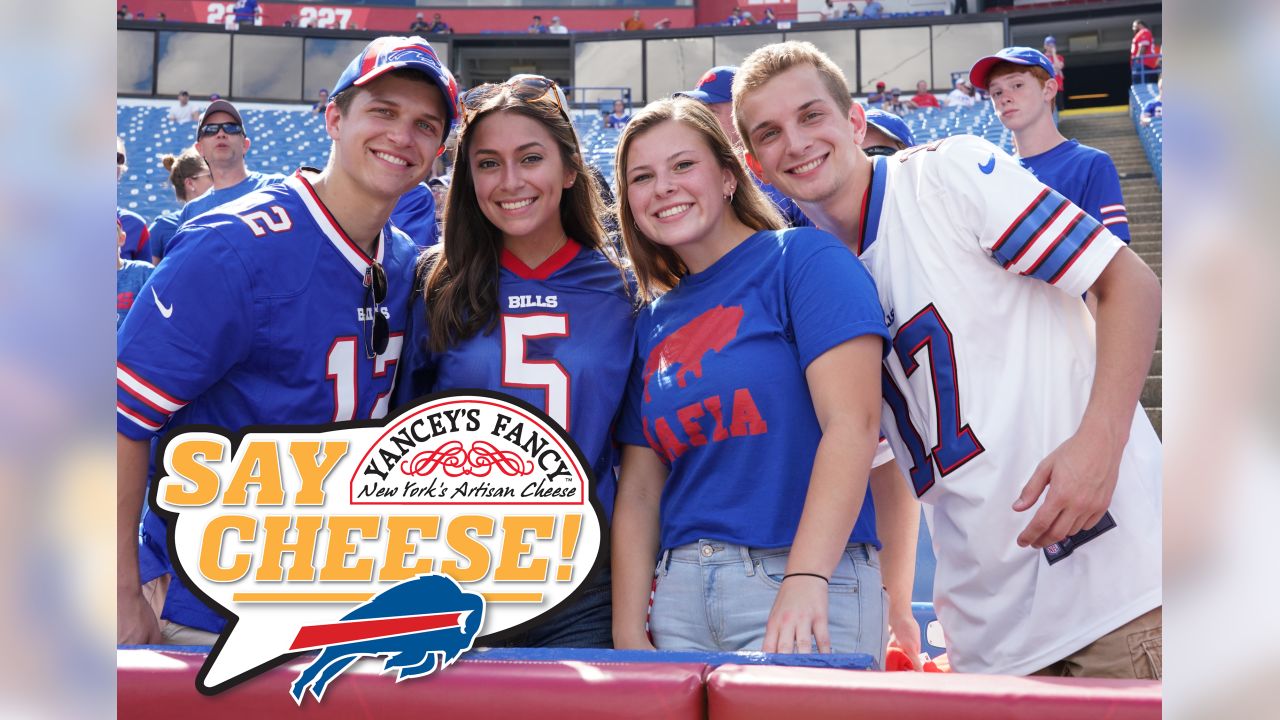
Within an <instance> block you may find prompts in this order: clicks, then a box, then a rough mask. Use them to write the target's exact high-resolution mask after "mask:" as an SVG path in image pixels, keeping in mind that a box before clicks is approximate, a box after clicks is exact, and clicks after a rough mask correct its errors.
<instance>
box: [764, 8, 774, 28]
mask: <svg viewBox="0 0 1280 720" xmlns="http://www.w3.org/2000/svg"><path fill="white" fill-rule="evenodd" d="M760 24H761V25H777V24H778V16H777V15H774V14H773V8H765V9H764V17H763V18H760Z"/></svg>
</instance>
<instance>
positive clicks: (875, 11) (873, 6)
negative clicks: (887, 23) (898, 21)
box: [862, 0, 884, 20]
mask: <svg viewBox="0 0 1280 720" xmlns="http://www.w3.org/2000/svg"><path fill="white" fill-rule="evenodd" d="M883 12H884V5H882V4H880V3H879V2H877V0H871V2H869V3H867V7H866V8H865V9H864V10H863V11H862V17H864V18H867V19H869V20H871V19H875V18H878V17H880V15H881V14H882V13H883Z"/></svg>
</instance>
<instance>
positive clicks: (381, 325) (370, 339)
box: [364, 261, 391, 360]
mask: <svg viewBox="0 0 1280 720" xmlns="http://www.w3.org/2000/svg"><path fill="white" fill-rule="evenodd" d="M386 300H387V271H386V270H383V269H382V265H381V264H379V263H378V262H376V261H375V262H372V263H370V264H369V268H368V269H367V270H365V271H364V316H365V317H366V318H369V320H368V322H370V323H372V324H373V327H372V328H371V330H370V331H369V332H368V333H367V334H366V335H365V337H364V351H365V357H367V358H368V359H370V360H372V359H373V358H375V357H377V356H379V355H381V354H382V353H384V352H386V351H387V343H388V342H389V341H390V340H391V326H390V325H389V324H388V323H387V316H386V315H383V314H382V303H384V302H386Z"/></svg>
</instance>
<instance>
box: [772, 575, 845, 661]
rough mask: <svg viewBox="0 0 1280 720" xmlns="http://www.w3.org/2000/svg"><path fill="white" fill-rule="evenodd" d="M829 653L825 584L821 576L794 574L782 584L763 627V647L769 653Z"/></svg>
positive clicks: (829, 638)
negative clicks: (815, 651)
mask: <svg viewBox="0 0 1280 720" xmlns="http://www.w3.org/2000/svg"><path fill="white" fill-rule="evenodd" d="M815 640H816V641H817V645H818V648H817V652H820V653H829V652H831V632H830V630H829V629H828V627H827V583H826V582H825V581H824V580H823V579H822V578H820V577H810V576H808V575H794V576H792V577H788V578H786V579H784V580H783V581H782V587H781V588H780V589H779V590H778V596H777V597H776V598H774V600H773V609H772V610H770V611H769V622H768V623H767V624H766V625H765V631H764V645H763V646H762V647H761V650H763V651H765V652H768V653H812V652H814V647H813V645H814V641H815Z"/></svg>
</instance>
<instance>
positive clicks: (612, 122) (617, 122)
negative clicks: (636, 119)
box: [605, 113, 631, 129]
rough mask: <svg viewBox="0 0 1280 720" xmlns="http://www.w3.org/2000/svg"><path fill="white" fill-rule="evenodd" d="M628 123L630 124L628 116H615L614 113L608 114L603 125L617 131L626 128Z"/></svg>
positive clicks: (629, 116)
mask: <svg viewBox="0 0 1280 720" xmlns="http://www.w3.org/2000/svg"><path fill="white" fill-rule="evenodd" d="M629 122H631V115H630V114H626V115H616V114H614V113H609V117H608V118H607V119H606V120H605V124H606V125H608V126H609V127H611V128H619V129H621V128H624V127H626V126H627V123H629Z"/></svg>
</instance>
